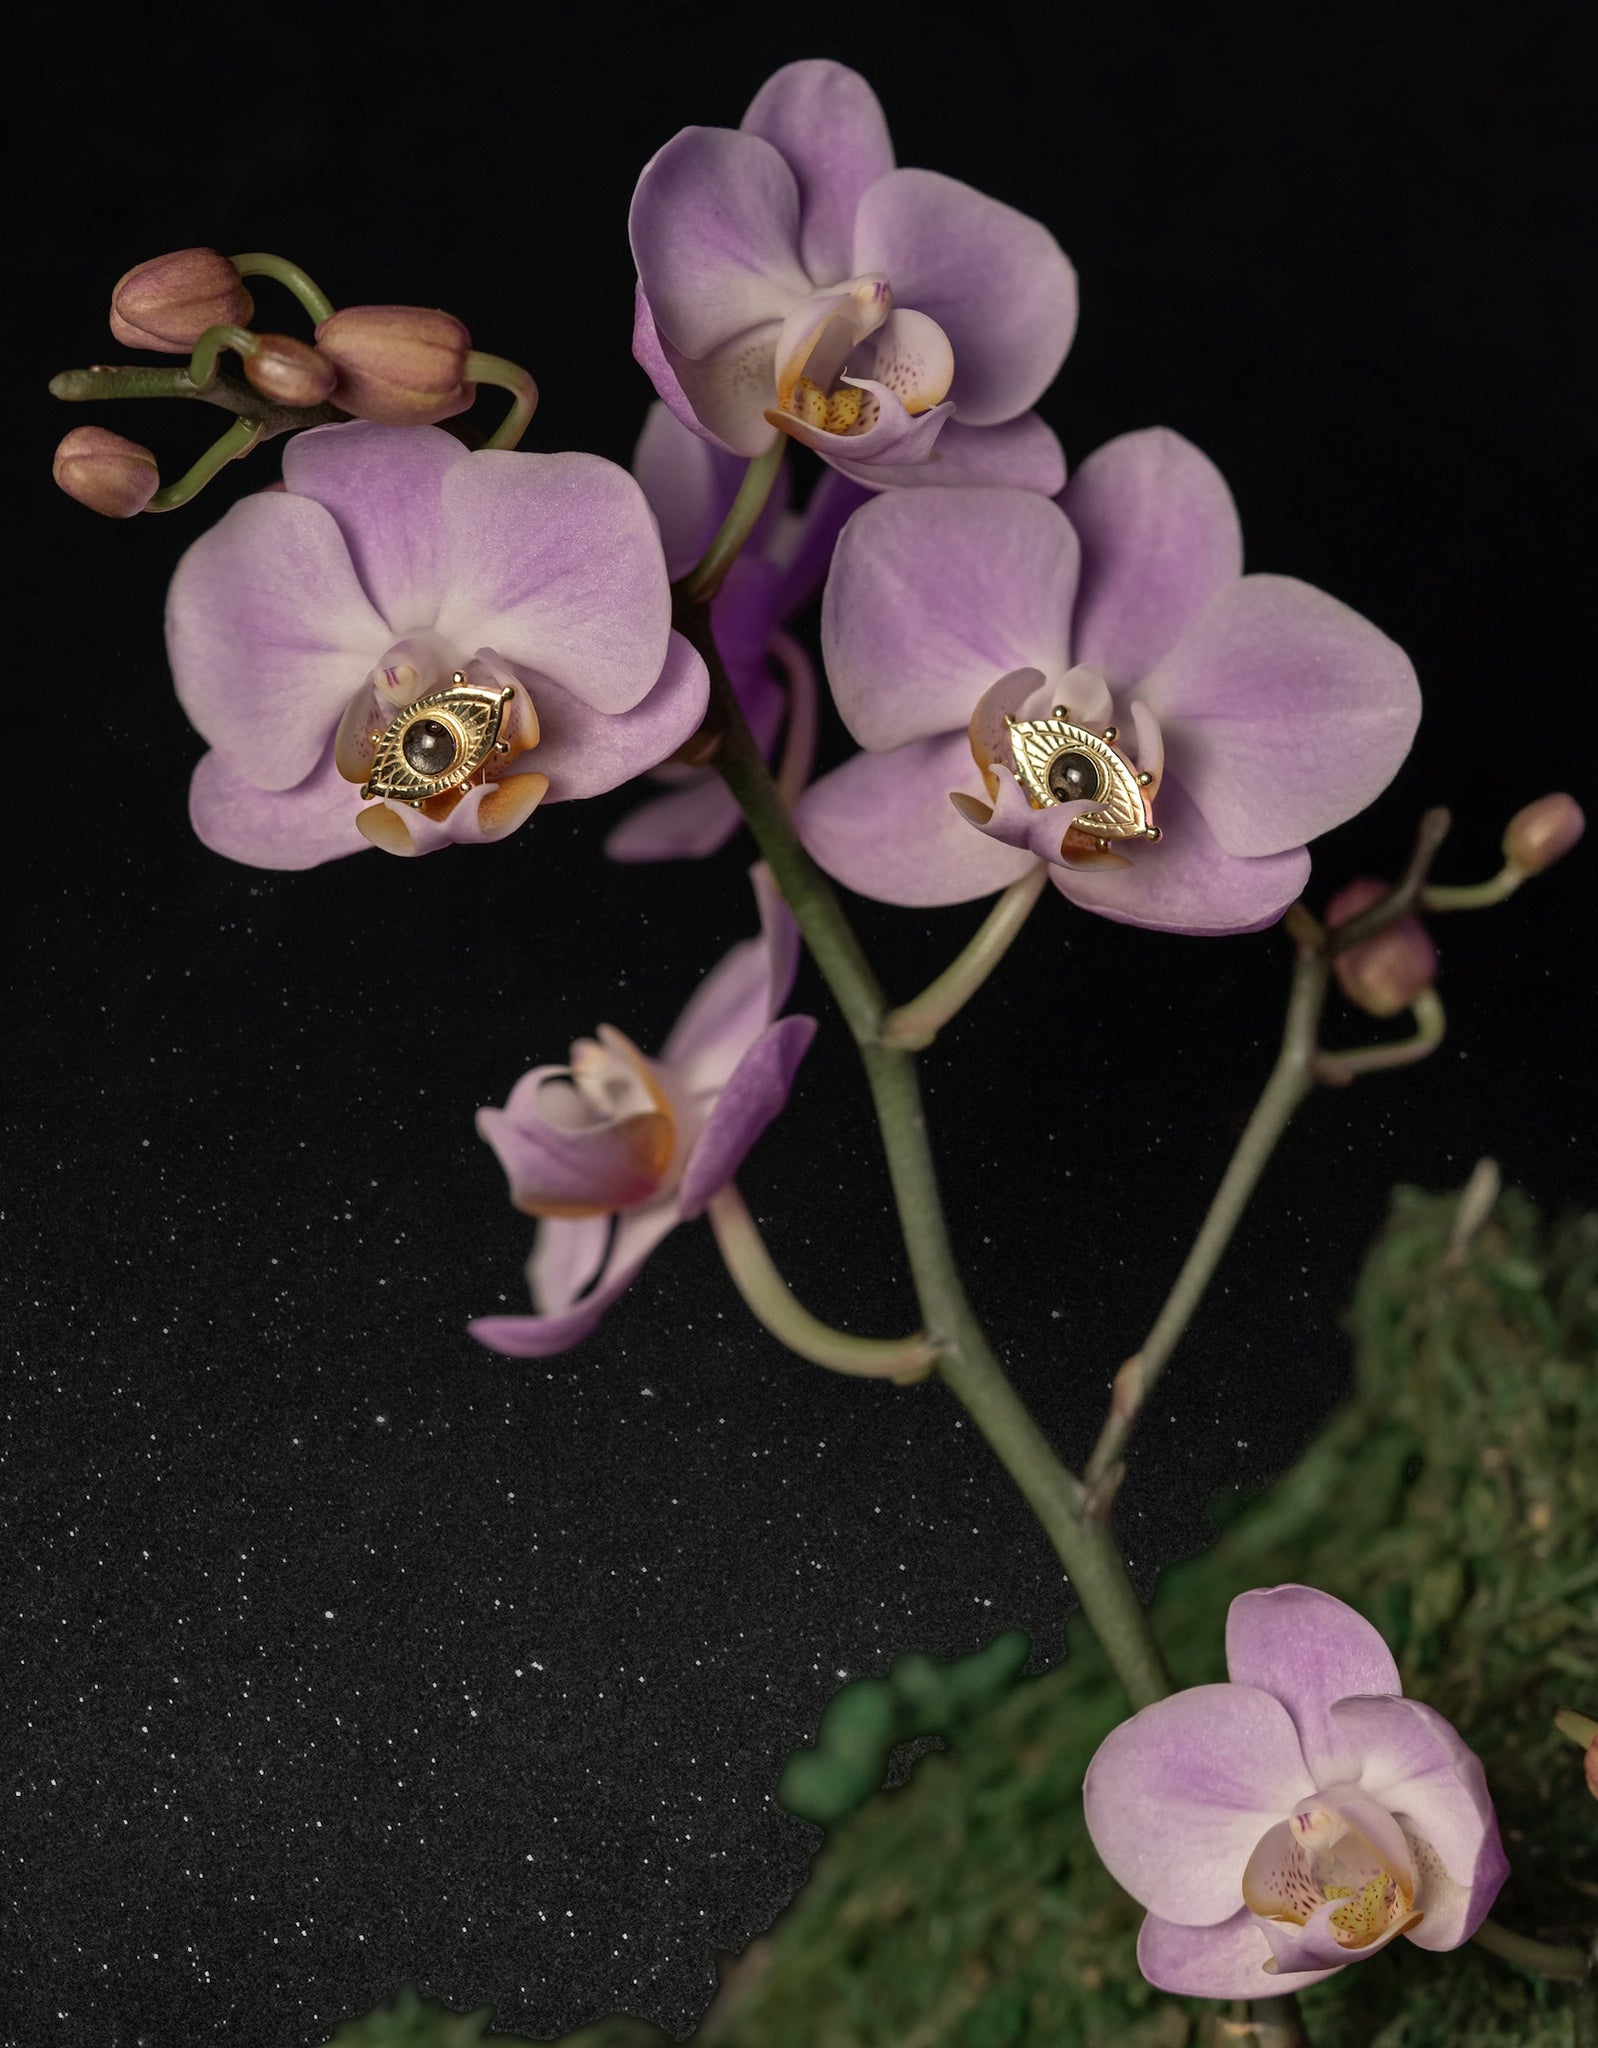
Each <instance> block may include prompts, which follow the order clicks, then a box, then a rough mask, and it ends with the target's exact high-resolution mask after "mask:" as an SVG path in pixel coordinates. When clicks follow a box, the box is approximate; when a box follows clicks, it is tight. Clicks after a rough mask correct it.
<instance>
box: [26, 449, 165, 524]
mask: <svg viewBox="0 0 1598 2048" xmlns="http://www.w3.org/2000/svg"><path fill="white" fill-rule="evenodd" d="M52 467H53V469H54V473H55V480H56V482H57V483H58V484H59V485H60V486H61V488H62V490H64V491H65V492H66V494H67V496H68V497H69V498H76V499H77V501H78V503H79V504H80V505H87V506H88V508H89V510H90V511H91V512H103V513H104V514H105V516H106V518H107V519H131V518H132V517H133V515H134V514H135V513H136V512H142V511H143V510H144V508H145V506H146V505H148V504H149V502H150V500H151V499H152V498H153V497H154V496H155V494H156V492H157V491H158V490H159V489H160V487H161V472H160V470H159V469H157V467H156V462H155V457H154V456H153V455H152V454H151V453H150V451H149V449H148V448H141V447H140V446H139V444H138V442H137V441H124V440H123V438H122V436H121V435H120V434H113V433H112V432H111V431H110V429H109V428H108V427H74V428H73V429H72V432H71V433H70V434H68V435H67V437H66V439H65V440H64V441H63V442H62V443H61V445H60V447H59V448H57V450H56V452H55V462H54V464H53V465H52Z"/></svg>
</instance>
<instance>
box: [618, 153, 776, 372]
mask: <svg viewBox="0 0 1598 2048" xmlns="http://www.w3.org/2000/svg"><path fill="white" fill-rule="evenodd" d="M628 234H629V236H630V237H631V240H632V250H633V260H634V262H635V263H636V264H637V266H638V281H639V283H640V284H641V285H642V286H643V289H644V293H645V296H646V297H647V298H648V300H649V308H650V312H651V314H652V315H653V318H654V324H655V330H656V332H657V334H658V335H659V337H660V339H661V341H662V342H664V343H667V344H669V345H670V346H671V347H672V348H674V349H676V350H680V351H681V353H682V354H683V355H684V356H686V357H688V358H689V359H690V360H703V358H705V357H706V356H708V355H711V354H713V353H714V352H715V351H717V350H719V349H721V348H724V347H725V346H726V344H727V343H728V342H729V341H731V340H732V339H733V337H734V336H736V335H739V334H744V333H747V332H748V330H749V329H750V328H752V327H758V326H763V325H765V324H767V323H768V322H780V321H781V320H782V318H783V316H784V315H785V314H786V313H787V311H788V308H789V307H790V306H791V305H792V304H793V302H794V301H795V300H796V299H802V298H804V297H805V296H806V295H807V294H808V293H809V291H810V289H811V285H810V279H809V278H808V276H807V275H806V274H805V270H804V267H803V265H802V264H801V262H800V260H799V186H798V182H797V181H796V179H795V177H794V174H793V172H792V170H790V168H789V167H788V165H787V163H786V162H784V160H783V158H782V156H781V154H780V153H779V152H778V151H777V150H775V149H773V148H772V146H771V144H770V143H769V142H766V141H765V140H763V139H762V138H761V137H760V136H758V135H746V134H742V133H740V132H739V131H738V130H737V129H733V128H684V129H682V130H681V131H680V133H678V134H676V135H674V136H673V137H672V139H671V140H670V142H668V143H667V144H666V145H665V147H664V148H662V149H659V150H657V151H656V152H655V154H654V156H653V157H651V158H650V160H649V162H648V163H647V164H646V165H645V166H644V169H643V172H642V174H641V176H640V177H639V180H638V186H637V189H636V191H635V192H634V193H633V202H632V210H631V213H630V215H629V217H628Z"/></svg>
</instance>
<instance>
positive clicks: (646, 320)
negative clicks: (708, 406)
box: [633, 285, 777, 455]
mask: <svg viewBox="0 0 1598 2048" xmlns="http://www.w3.org/2000/svg"><path fill="white" fill-rule="evenodd" d="M776 331H777V329H776V323H775V322H774V321H773V322H772V323H771V324H770V328H769V332H770V333H771V334H772V335H773V336H775V334H776ZM633 359H634V361H635V362H637V363H638V365H639V367H640V368H641V369H642V370H643V372H644V374H645V376H646V377H648V379H649V381H650V383H651V384H653V385H654V387H655V389H656V391H657V392H658V393H659V394H660V400H661V403H662V404H663V405H664V406H665V407H666V408H667V410H668V411H669V412H670V413H671V415H672V417H673V418H674V419H676V420H678V421H680V423H681V424H682V425H683V426H685V427H686V428H687V429H688V431H689V432H690V433H691V434H694V435H696V436H697V437H698V438H699V439H700V440H701V441H708V442H709V443H710V445H711V446H712V447H713V448H720V449H721V450H722V451H723V453H724V454H727V455H731V454H732V453H733V452H734V451H733V449H732V447H731V445H730V444H729V443H728V442H726V441H724V440H723V439H722V438H721V436H720V435H719V434H714V433H712V432H711V430H710V428H709V427H708V426H706V424H705V422H704V421H703V420H702V419H701V418H700V417H699V415H698V413H697V412H695V410H694V403H693V400H692V399H691V398H690V397H689V396H688V394H687V392H686V391H684V389H683V387H682V380H681V378H679V376H678V375H677V370H676V362H677V361H680V360H682V359H681V357H680V356H679V355H678V354H677V352H676V351H675V350H673V351H671V352H670V353H668V351H667V347H666V344H665V342H663V341H662V340H661V338H660V334H659V331H658V330H657V328H656V326H655V316H654V314H653V313H652V312H651V311H650V310H649V301H648V299H646V298H645V297H644V288H643V286H642V285H639V286H637V287H636V289H635V290H634V293H633ZM756 395H757V396H758V398H759V403H760V406H761V408H762V419H761V422H760V424H759V426H758V428H757V429H756V432H757V433H758V434H759V435H760V436H761V438H760V440H759V441H758V443H757V445H756V446H755V447H754V448H753V449H752V450H751V453H753V454H756V455H758V454H759V453H760V450H761V448H762V447H764V448H769V447H770V446H771V442H772V438H773V437H772V430H771V429H770V428H769V427H767V426H766V425H765V424H764V416H763V409H764V407H765V405H766V403H767V401H768V399H769V398H770V395H771V379H770V377H769V376H764V375H763V376H760V377H759V378H758V379H757V389H756Z"/></svg>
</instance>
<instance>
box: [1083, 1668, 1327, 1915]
mask: <svg viewBox="0 0 1598 2048" xmlns="http://www.w3.org/2000/svg"><path fill="white" fill-rule="evenodd" d="M1314 1789H1315V1784H1314V1780H1313V1779H1312V1778H1311V1776H1310V1774H1309V1772H1308V1771H1307V1770H1306V1769H1305V1766H1304V1758H1303V1755H1302V1752H1301V1751H1300V1749H1299V1745H1298V1737H1297V1735H1296V1734H1295V1733H1294V1730H1293V1723H1292V1721H1291V1719H1290V1718H1289V1716H1288V1713H1287V1709H1286V1708H1285V1707H1284V1706H1283V1705H1282V1704H1281V1702H1280V1701H1279V1700H1276V1699H1273V1698H1272V1697H1271V1695H1270V1694H1269V1693H1265V1692H1257V1691H1256V1690H1255V1689H1254V1688H1253V1687H1252V1686H1245V1685H1198V1686H1193V1687H1191V1688H1190V1689H1189V1690H1188V1691H1186V1692H1180V1693H1175V1694H1173V1695H1172V1696H1171V1697H1170V1698H1169V1699H1163V1700H1156V1701H1155V1703H1154V1704H1153V1705H1152V1706H1148V1707H1144V1708H1143V1709H1142V1710H1141V1712H1139V1713H1136V1714H1134V1715H1133V1716H1132V1718H1131V1719H1130V1720H1129V1721H1123V1722H1122V1723H1121V1725H1120V1726H1119V1727H1118V1728H1114V1729H1112V1730H1111V1732H1110V1733H1109V1735H1107V1736H1106V1737H1105V1739H1104V1741H1103V1742H1102V1743H1101V1744H1100V1745H1099V1748H1098V1750H1097V1752H1096V1753H1095V1755H1094V1758H1093V1761H1092V1762H1091V1763H1090V1764H1089V1765H1088V1769H1087V1775H1086V1777H1085V1779H1084V1780H1083V1786H1082V1799H1083V1806H1084V1810H1085V1813H1086V1816H1087V1824H1088V1832H1089V1834H1090V1835H1091V1836H1092V1837H1093V1846H1094V1847H1095V1848H1096V1849H1097V1850H1098V1852H1099V1855H1100V1857H1101V1858H1102V1859H1103V1861H1104V1864H1105V1867H1106V1868H1107V1869H1108V1871H1109V1873H1110V1875H1111V1876H1112V1877H1113V1878H1114V1879H1115V1881H1116V1883H1117V1884H1119V1885H1120V1886H1121V1887H1122V1889H1123V1890H1125V1891H1129V1892H1130V1893H1131V1894H1132V1896H1133V1898H1135V1899H1136V1900H1138V1901H1139V1903H1140V1904H1142V1905H1144V1906H1147V1907H1148V1908H1149V1910H1150V1912H1152V1913H1157V1914H1158V1915H1160V1917H1161V1918H1162V1919H1174V1920H1180V1921H1181V1922H1183V1923H1184V1924H1185V1925H1187V1926H1192V1927H1206V1926H1214V1925H1217V1924H1219V1923H1220V1922H1221V1921H1224V1920H1226V1919H1228V1918H1229V1917H1230V1916H1231V1915H1232V1914H1233V1913H1234V1912H1235V1911H1236V1909H1237V1904H1238V1901H1239V1899H1240V1898H1241V1896H1242V1890H1241V1886H1242V1878H1243V1871H1244V1869H1245V1867H1246V1866H1247V1863H1248V1859H1249V1855H1250V1853H1251V1851H1252V1850H1253V1847H1254V1845H1255V1843H1256V1842H1257V1841H1258V1840H1259V1838H1260V1836H1261V1835H1262V1834H1264V1833H1265V1831H1266V1829H1267V1828H1269V1827H1271V1826H1272V1825H1274V1824H1275V1823H1276V1822H1277V1821H1278V1820H1280V1819H1281V1817H1282V1815H1283V1814H1285V1813H1287V1812H1289V1811H1290V1810H1291V1809H1292V1807H1293V1806H1294V1804H1295V1803H1296V1802H1297V1801H1299V1800H1301V1799H1303V1798H1305V1797H1307V1795H1308V1794H1310V1793H1311V1792H1313V1791H1314Z"/></svg>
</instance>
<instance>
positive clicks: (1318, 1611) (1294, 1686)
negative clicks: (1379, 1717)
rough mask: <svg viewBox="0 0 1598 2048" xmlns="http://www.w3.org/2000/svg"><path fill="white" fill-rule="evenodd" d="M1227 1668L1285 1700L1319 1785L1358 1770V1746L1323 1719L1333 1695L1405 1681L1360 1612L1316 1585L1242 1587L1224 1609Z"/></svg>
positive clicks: (1237, 1678) (1397, 1689)
mask: <svg viewBox="0 0 1598 2048" xmlns="http://www.w3.org/2000/svg"><path fill="white" fill-rule="evenodd" d="M1226 1668H1227V1671H1228V1673H1229V1674H1230V1676H1231V1678H1232V1680H1233V1682H1234V1684H1237V1685H1252V1686H1256V1687H1258V1689H1259V1690H1260V1691H1261V1692H1268V1693H1271V1694H1272V1695H1273V1696H1274V1697H1275V1698H1277V1699H1279V1700H1280V1701H1281V1702H1282V1705H1283V1706H1284V1707H1286V1709H1287V1711H1288V1713H1289V1714H1291V1715H1292V1717H1293V1725H1294V1727H1295V1728H1296V1729H1297V1730H1298V1739H1299V1742H1300V1744H1301V1745H1302V1747H1303V1751H1304V1761H1305V1762H1306V1763H1307V1764H1308V1765H1309V1767H1310V1770H1311V1771H1312V1772H1313V1774H1314V1776H1315V1781H1316V1783H1317V1784H1319V1785H1336V1784H1341V1783H1343V1782H1345V1781H1348V1780H1352V1779H1356V1778H1357V1777H1358V1776H1359V1758H1358V1754H1357V1752H1355V1751H1353V1750H1351V1749H1350V1748H1349V1745H1348V1743H1347V1740H1346V1738H1345V1737H1344V1736H1343V1734H1342V1733H1341V1731H1340V1730H1339V1729H1338V1728H1337V1727H1336V1726H1335V1725H1334V1724H1333V1723H1332V1722H1331V1720H1330V1719H1329V1715H1330V1710H1331V1708H1332V1705H1333V1703H1334V1701H1337V1700H1344V1699H1347V1698H1348V1697H1349V1695H1350V1694H1351V1693H1392V1694H1397V1693H1401V1692H1402V1691H1403V1689H1404V1688H1403V1684H1402V1681H1401V1680H1400V1678H1399V1675H1398V1666H1397V1665H1396V1664H1395V1663H1394V1662H1393V1653H1392V1651H1391V1650H1389V1649H1388V1647H1387V1645H1386V1643H1385V1642H1384V1641H1383V1640H1382V1637H1381V1636H1380V1635H1379V1634H1378V1633H1377V1631H1376V1630H1375V1629H1374V1628H1372V1626H1371V1625H1370V1623H1369V1622H1368V1621H1367V1620H1366V1619H1365V1617H1364V1616H1363V1615H1362V1614H1357V1613H1356V1612H1355V1611H1354V1609H1353V1608H1352V1607H1348V1606H1345V1604H1344V1603H1343V1602H1342V1601H1341V1600H1334V1599H1333V1598H1332V1596H1331V1594H1330V1593H1322V1592H1319V1591H1318V1590H1317V1589H1316V1588H1315V1587H1314V1586H1293V1585H1289V1586H1266V1587H1261V1588H1260V1589H1258V1590H1257V1591H1255V1592H1251V1593H1240V1594H1239V1595H1238V1597H1237V1598H1236V1599H1235V1600H1234V1601H1233V1602H1232V1605H1231V1607H1230V1609H1229V1610H1228V1612H1227V1616H1226Z"/></svg>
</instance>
